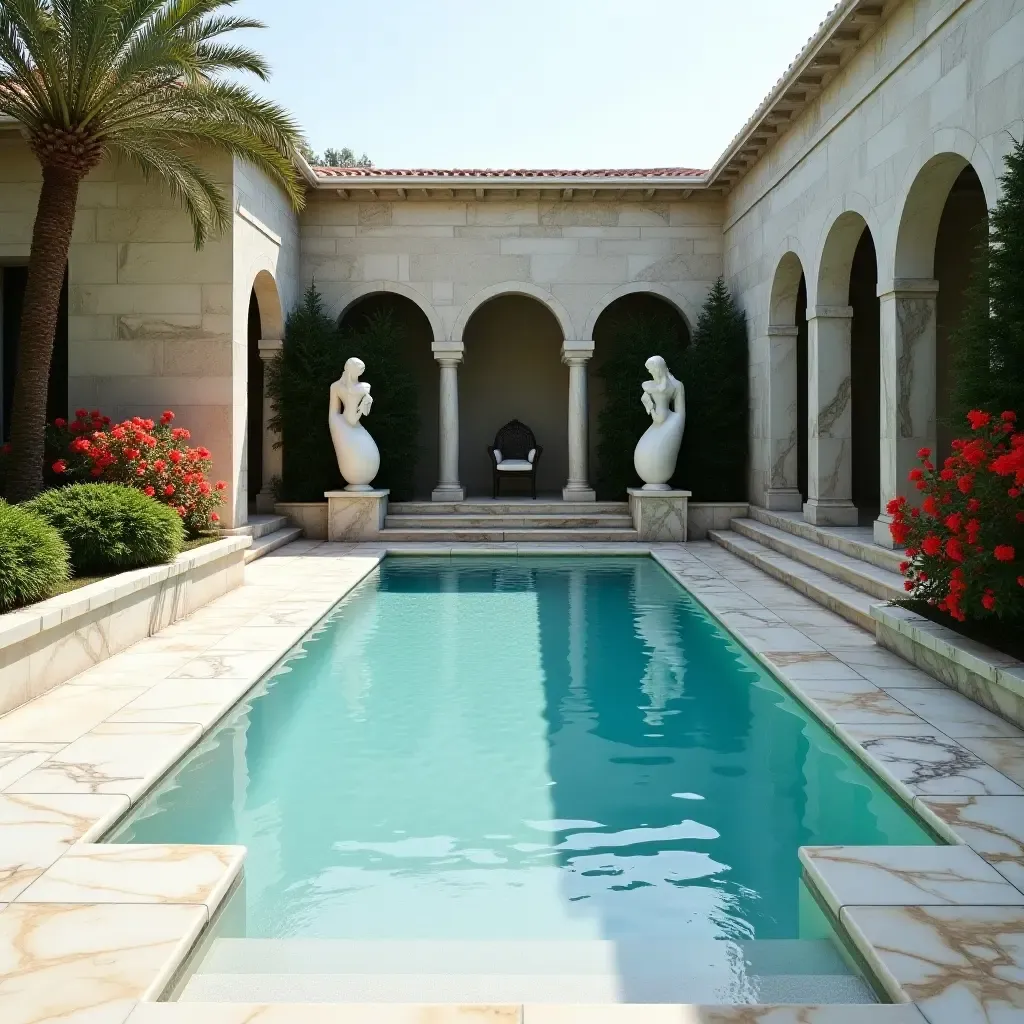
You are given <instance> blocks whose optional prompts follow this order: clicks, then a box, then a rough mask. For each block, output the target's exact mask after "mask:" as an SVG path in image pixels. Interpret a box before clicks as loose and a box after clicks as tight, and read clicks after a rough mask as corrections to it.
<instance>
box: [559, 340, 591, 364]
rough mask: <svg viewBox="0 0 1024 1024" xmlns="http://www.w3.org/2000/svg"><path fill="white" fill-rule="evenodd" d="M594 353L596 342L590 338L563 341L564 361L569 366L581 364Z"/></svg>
mask: <svg viewBox="0 0 1024 1024" xmlns="http://www.w3.org/2000/svg"><path fill="white" fill-rule="evenodd" d="M593 355H594V342H593V340H592V339H590V338H585V339H581V340H579V341H563V342H562V362H563V363H565V364H566V365H568V366H573V365H576V366H580V365H582V364H583V363H585V362H587V361H588V360H589V359H590V358H591V357H592V356H593Z"/></svg>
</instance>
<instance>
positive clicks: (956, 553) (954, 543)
mask: <svg viewBox="0 0 1024 1024" xmlns="http://www.w3.org/2000/svg"><path fill="white" fill-rule="evenodd" d="M946 554H947V555H949V557H950V558H952V559H953V561H954V562H962V561H963V560H964V549H963V548H962V547H961V546H960V541H959V540H957V539H956V537H950V538H949V540H947V541H946Z"/></svg>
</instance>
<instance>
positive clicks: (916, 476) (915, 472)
mask: <svg viewBox="0 0 1024 1024" xmlns="http://www.w3.org/2000/svg"><path fill="white" fill-rule="evenodd" d="M923 477H924V473H923V472H922V471H921V470H920V469H918V467H917V466H915V467H914V468H913V469H912V470H911V471H910V472H909V473H908V474H907V479H908V480H920V479H922V478H923Z"/></svg>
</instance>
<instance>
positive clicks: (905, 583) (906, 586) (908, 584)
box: [903, 580, 914, 592]
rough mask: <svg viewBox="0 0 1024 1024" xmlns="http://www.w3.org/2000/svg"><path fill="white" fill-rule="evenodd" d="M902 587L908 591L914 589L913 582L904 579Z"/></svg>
mask: <svg viewBox="0 0 1024 1024" xmlns="http://www.w3.org/2000/svg"><path fill="white" fill-rule="evenodd" d="M903 589H904V590H906V591H908V592H909V591H911V590H913V589H914V584H913V582H912V581H911V580H904V581H903Z"/></svg>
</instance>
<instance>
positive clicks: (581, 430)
mask: <svg viewBox="0 0 1024 1024" xmlns="http://www.w3.org/2000/svg"><path fill="white" fill-rule="evenodd" d="M593 354H594V345H593V342H588V343H585V344H579V343H577V345H575V346H570V345H565V346H563V348H562V362H563V363H565V364H566V365H567V366H568V367H569V479H568V481H567V482H566V485H565V487H563V488H562V500H563V501H594V500H595V499H596V497H597V495H596V494H595V493H594V489H593V488H592V487H591V486H590V484H589V482H588V480H587V451H588V450H587V426H588V421H589V418H590V406H589V405H588V403H587V363H588V362H589V361H590V357H591V356H592V355H593Z"/></svg>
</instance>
